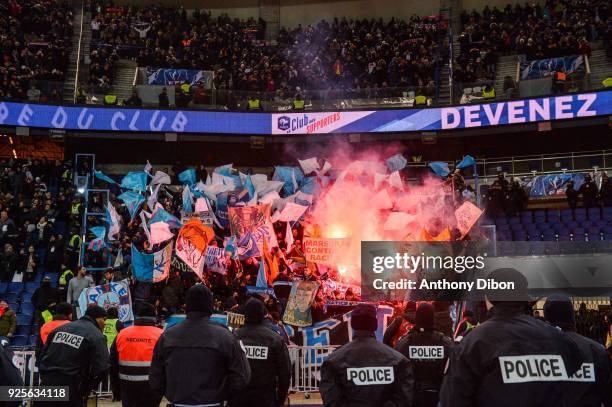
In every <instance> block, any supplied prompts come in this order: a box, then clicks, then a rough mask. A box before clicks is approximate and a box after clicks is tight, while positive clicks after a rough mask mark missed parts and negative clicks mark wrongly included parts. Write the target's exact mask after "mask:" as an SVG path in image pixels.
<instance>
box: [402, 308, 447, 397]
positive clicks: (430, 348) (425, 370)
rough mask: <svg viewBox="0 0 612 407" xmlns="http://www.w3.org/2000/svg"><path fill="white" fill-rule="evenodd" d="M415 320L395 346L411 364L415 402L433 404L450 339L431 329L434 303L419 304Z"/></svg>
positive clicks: (432, 327)
mask: <svg viewBox="0 0 612 407" xmlns="http://www.w3.org/2000/svg"><path fill="white" fill-rule="evenodd" d="M415 319H416V321H415V325H414V327H413V328H412V329H411V330H410V332H408V334H407V335H406V336H404V337H403V338H402V339H400V341H399V343H398V344H397V346H396V349H397V351H398V352H400V353H401V354H403V355H404V356H406V357H407V358H408V359H409V360H410V364H411V365H412V370H413V372H414V405H415V406H422V407H436V406H437V405H438V392H439V391H440V386H441V385H442V378H443V377H444V367H445V366H446V360H447V359H448V356H449V354H450V351H451V347H452V340H451V339H450V338H449V337H448V336H446V335H444V334H442V333H441V332H438V331H435V330H434V307H433V305H431V304H429V303H426V302H424V303H421V304H419V307H418V308H417V311H416V318H415Z"/></svg>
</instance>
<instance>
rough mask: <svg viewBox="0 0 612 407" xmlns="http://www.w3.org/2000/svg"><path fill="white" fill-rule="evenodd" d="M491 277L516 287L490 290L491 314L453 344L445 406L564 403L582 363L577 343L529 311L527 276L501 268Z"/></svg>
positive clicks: (443, 395)
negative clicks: (572, 376) (569, 376)
mask: <svg viewBox="0 0 612 407" xmlns="http://www.w3.org/2000/svg"><path fill="white" fill-rule="evenodd" d="M488 279H491V280H493V281H494V282H497V283H502V282H504V283H508V284H510V283H512V284H513V285H514V289H513V290H487V291H486V292H485V300H486V305H487V309H488V310H489V313H490V318H489V319H488V320H487V321H486V322H484V323H483V324H481V325H479V326H478V327H477V328H475V329H473V330H472V332H470V334H469V335H468V336H466V337H465V338H464V339H463V340H462V341H461V342H460V343H459V345H458V346H456V347H455V348H454V349H453V352H452V354H451V357H450V358H449V363H448V368H447V371H446V376H445V378H444V381H443V383H442V389H441V390H440V404H441V406H442V407H450V406H452V407H463V406H481V407H488V406H491V407H506V406H507V407H511V406H512V407H516V406H521V407H536V406H537V407H547V406H551V407H552V406H556V407H558V406H562V405H564V397H563V395H562V393H563V388H564V386H565V378H566V377H567V374H573V373H574V372H575V371H576V370H578V367H579V366H580V364H581V361H580V358H579V357H578V348H577V347H576V345H575V344H574V343H573V342H572V341H571V340H570V339H569V338H568V337H567V335H565V334H563V333H562V332H560V331H559V330H558V329H555V328H553V327H551V326H550V325H548V324H546V323H545V322H543V321H540V320H538V319H535V318H533V317H532V316H530V315H527V314H526V309H527V306H528V301H529V296H528V294H527V279H526V278H525V276H523V275H522V274H521V273H519V272H518V271H517V270H515V269H511V268H502V269H497V270H495V271H493V272H492V273H491V274H489V276H488Z"/></svg>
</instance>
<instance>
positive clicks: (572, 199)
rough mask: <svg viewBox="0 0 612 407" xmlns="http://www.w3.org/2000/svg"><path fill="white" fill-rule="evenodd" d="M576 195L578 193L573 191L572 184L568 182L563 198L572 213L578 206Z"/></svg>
mask: <svg viewBox="0 0 612 407" xmlns="http://www.w3.org/2000/svg"><path fill="white" fill-rule="evenodd" d="M578 194H579V193H578V191H576V190H575V189H574V182H573V181H569V182H568V183H567V187H566V188H565V197H566V198H567V204H568V205H569V207H570V209H571V210H572V211H574V210H575V209H576V206H577V205H578Z"/></svg>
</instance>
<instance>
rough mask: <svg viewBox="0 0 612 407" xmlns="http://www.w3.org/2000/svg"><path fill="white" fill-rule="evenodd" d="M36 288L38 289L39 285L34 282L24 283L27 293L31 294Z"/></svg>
mask: <svg viewBox="0 0 612 407" xmlns="http://www.w3.org/2000/svg"><path fill="white" fill-rule="evenodd" d="M38 287H40V283H37V282H36V281H30V282H27V283H25V290H26V291H27V292H29V293H33V292H34V291H36V289H37V288H38Z"/></svg>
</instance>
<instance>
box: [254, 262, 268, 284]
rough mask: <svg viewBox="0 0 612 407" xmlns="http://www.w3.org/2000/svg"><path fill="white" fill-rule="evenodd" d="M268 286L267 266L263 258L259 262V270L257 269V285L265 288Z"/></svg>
mask: <svg viewBox="0 0 612 407" xmlns="http://www.w3.org/2000/svg"><path fill="white" fill-rule="evenodd" d="M267 286H268V279H267V278H266V267H265V261H264V259H263V258H262V259H261V261H260V262H259V270H258V271H257V282H256V283H255V287H259V288H263V287H267Z"/></svg>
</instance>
